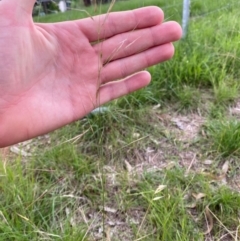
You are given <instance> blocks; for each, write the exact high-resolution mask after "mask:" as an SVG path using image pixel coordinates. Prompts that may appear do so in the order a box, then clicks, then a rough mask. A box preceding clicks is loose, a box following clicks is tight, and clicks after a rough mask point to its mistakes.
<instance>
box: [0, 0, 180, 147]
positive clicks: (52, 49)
mask: <svg viewBox="0 0 240 241" xmlns="http://www.w3.org/2000/svg"><path fill="white" fill-rule="evenodd" d="M8 1H9V2H10V3H11V2H14V0H8ZM24 1H25V2H27V1H29V0H22V2H24ZM31 1H32V3H34V1H33V0H31ZM4 3H5V4H2V3H1V4H2V5H1V4H0V33H1V34H0V55H1V59H3V60H4V62H2V63H0V73H1V75H0V117H1V116H2V118H0V146H1V143H3V144H2V145H9V144H12V143H14V142H18V141H22V140H25V139H28V138H32V137H34V136H37V135H40V134H44V133H47V132H49V131H51V130H54V129H56V128H59V127H61V126H63V125H66V124H68V123H70V122H72V121H74V120H77V119H79V118H82V117H83V116H85V115H86V114H88V113H89V112H91V111H92V110H93V109H94V108H96V107H97V106H98V105H101V104H103V103H106V102H108V101H110V100H112V99H114V98H117V97H120V96H122V95H125V94H127V93H129V92H132V91H134V90H137V89H139V88H142V87H144V86H146V85H147V84H148V83H149V81H150V76H149V74H148V73H147V72H140V73H138V74H135V75H133V76H130V77H129V78H126V79H124V78H125V77H127V76H129V75H131V74H133V73H135V72H136V71H139V70H141V69H143V68H146V67H148V66H150V65H153V64H156V63H158V62H161V61H164V60H167V59H169V58H170V57H171V56H172V54H173V47H172V45H171V44H170V42H171V41H175V40H177V39H178V38H179V37H180V35H181V30H180V28H179V26H178V25H177V24H176V23H169V24H168V26H166V25H165V27H164V26H162V25H161V21H162V18H163V15H162V12H161V11H159V9H157V8H148V9H141V10H136V11H135V12H134V13H133V12H128V13H116V14H112V15H110V16H106V15H105V16H101V17H99V18H95V19H94V20H93V19H90V18H89V19H84V20H79V21H73V22H65V23H57V24H46V25H45V24H34V23H33V22H32V18H31V14H29V13H25V12H22V15H21V17H20V19H19V18H18V19H17V18H16V16H17V15H16V16H11V15H10V14H9V11H8V7H9V6H8V5H7V2H4ZM28 5H29V2H28ZM1 7H2V8H1ZM11 7H12V6H11ZM3 9H4V10H5V11H3ZM30 9H31V7H30ZM1 10H2V11H1ZM6 10H7V11H6ZM149 10H151V11H150V12H149ZM18 17H19V16H18ZM119 18H122V20H123V21H122V23H121V22H119V21H118V19H119ZM146 20H147V21H146ZM124 21H125V22H124ZM103 23H104V24H103ZM170 25H171V26H172V28H170ZM99 26H100V27H99ZM112 26H114V27H112ZM99 28H100V29H99ZM153 28H156V31H157V29H158V30H162V34H164V36H166V37H159V34H157V33H155V35H156V38H157V40H155V36H154V31H153ZM134 29H137V30H138V29H140V30H139V31H132V30H134ZM169 29H170V30H169ZM99 30H100V31H99ZM146 33H148V37H147V38H146ZM149 33H150V35H149ZM105 38H106V41H103V42H101V43H96V44H92V42H95V41H98V40H102V39H105ZM143 40H145V41H144V42H143ZM135 42H136V43H135ZM129 46H130V48H129ZM160 51H161V52H160ZM159 52H160V53H161V54H160V55H159ZM106 63H107V64H106ZM121 78H123V80H122V81H117V82H112V81H114V80H117V79H121ZM16 113H17V115H16ZM5 123H8V125H9V127H10V128H2V129H1V126H6V124H5ZM17 126H18V128H17ZM19 127H20V129H19ZM16 129H18V132H17V133H15V131H14V130H16ZM9 134H10V135H11V134H14V136H15V138H14V140H12V139H11V138H8V136H9ZM8 139H9V140H8Z"/></svg>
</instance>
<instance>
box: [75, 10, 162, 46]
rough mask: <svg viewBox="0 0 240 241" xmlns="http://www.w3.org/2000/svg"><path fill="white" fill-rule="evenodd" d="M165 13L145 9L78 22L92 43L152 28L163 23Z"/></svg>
mask: <svg viewBox="0 0 240 241" xmlns="http://www.w3.org/2000/svg"><path fill="white" fill-rule="evenodd" d="M163 19H164V14H163V11H162V10H161V9H160V8H158V7H144V8H139V9H136V10H131V11H124V12H113V13H109V14H103V15H99V16H95V17H93V18H86V19H82V20H78V21H76V24H77V25H78V27H79V28H80V30H81V31H82V32H83V33H84V34H85V35H86V37H87V38H88V39H89V41H90V42H93V41H97V40H100V39H105V38H109V37H112V36H114V35H116V34H120V33H124V32H128V31H133V30H135V29H142V28H147V27H151V26H154V25H157V24H159V23H161V22H162V21H163Z"/></svg>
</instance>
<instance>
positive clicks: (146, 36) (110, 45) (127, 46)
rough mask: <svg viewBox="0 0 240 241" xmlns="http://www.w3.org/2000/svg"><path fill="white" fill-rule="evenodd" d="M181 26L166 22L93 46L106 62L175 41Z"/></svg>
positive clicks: (104, 62) (178, 36) (120, 35)
mask: <svg viewBox="0 0 240 241" xmlns="http://www.w3.org/2000/svg"><path fill="white" fill-rule="evenodd" d="M180 34H181V27H180V26H179V25H178V24H177V23H176V22H166V23H163V24H159V25H156V26H154V27H151V28H146V29H141V30H137V31H134V29H133V31H131V32H127V33H123V34H119V35H116V36H114V37H112V38H109V39H106V40H104V41H103V42H101V43H97V44H95V45H94V46H93V48H94V49H95V51H96V52H97V53H98V54H99V56H101V58H102V63H103V64H107V63H109V62H111V61H114V60H116V59H120V58H124V57H128V56H131V55H134V54H137V53H140V52H143V51H145V50H147V49H150V48H152V47H155V46H158V45H162V44H165V43H169V42H173V41H176V40H178V39H179V38H180Z"/></svg>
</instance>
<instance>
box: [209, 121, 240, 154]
mask: <svg viewBox="0 0 240 241" xmlns="http://www.w3.org/2000/svg"><path fill="white" fill-rule="evenodd" d="M206 131H207V135H208V138H209V141H210V143H211V144H212V147H213V149H214V150H215V151H217V152H219V153H220V154H221V155H223V156H230V155H236V156H238V157H239V156H240V123H239V121H238V120H236V119H229V120H226V119H225V120H213V121H209V122H208V123H207V124H206Z"/></svg>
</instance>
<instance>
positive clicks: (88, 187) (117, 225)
mask: <svg viewBox="0 0 240 241" xmlns="http://www.w3.org/2000/svg"><path fill="white" fill-rule="evenodd" d="M147 5H156V6H160V7H162V8H163V10H164V12H165V18H166V20H176V21H178V22H179V23H181V16H182V0H169V1H163V0H161V1H157V0H144V1H137V0H129V1H117V2H116V4H115V5H114V8H113V10H112V11H123V10H128V9H134V8H137V7H142V6H147ZM108 7H109V5H103V6H101V7H98V8H97V10H96V9H95V8H94V7H89V8H84V7H83V5H82V4H79V3H78V2H77V1H76V4H75V6H74V8H77V9H78V10H79V9H81V10H84V11H77V10H73V11H68V12H67V13H64V14H51V15H48V16H45V17H35V21H38V22H57V21H65V20H73V19H79V18H83V17H87V16H88V14H90V15H94V14H98V13H100V12H101V13H103V12H106V11H107V9H108ZM239 8H240V4H239V3H238V1H237V0H230V1H229V0H228V1H227V0H222V1H221V3H220V2H219V1H217V0H213V1H200V0H192V4H191V20H190V25H189V31H188V35H187V37H186V39H184V40H181V41H179V42H178V43H175V49H176V53H175V56H174V58H173V59H172V60H170V61H168V62H165V63H162V64H160V65H156V66H153V67H150V68H149V71H150V73H151V74H152V83H151V84H150V85H149V86H148V87H147V88H145V89H143V90H141V91H138V92H136V93H133V94H132V95H129V96H127V97H124V98H121V99H118V100H115V101H113V102H112V103H111V104H108V107H109V111H108V112H106V113H102V114H98V115H89V116H87V117H86V118H84V119H82V120H79V121H77V122H76V123H74V124H71V125H68V126H66V127H64V128H62V129H60V130H57V131H55V132H54V133H52V134H51V135H50V140H51V144H48V145H46V144H45V145H42V144H38V145H37V147H35V150H34V152H33V154H34V155H33V156H32V157H27V158H26V157H24V156H21V155H19V156H16V155H10V156H9V157H8V158H7V160H6V159H5V158H2V162H1V163H0V241H1V240H3V241H10V240H11V241H12V240H16V241H19V240H24V241H25V240H36V241H37V240H64V241H71V240H72V241H76V240H77V241H78V240H79V241H82V240H89V241H92V240H106V241H109V240H111V241H115V240H116V241H122V240H127V241H133V240H136V241H137V240H146V241H155V240H163V241H165V240H166V241H171V240H172V241H189V240H196V241H199V240H202V241H204V240H235V241H236V240H239V236H240V233H239V225H240V223H239V206H240V195H239V190H240V181H239V180H240V171H239V170H240V168H239V167H240V166H239V160H240V151H239V150H240V144H239V143H240V140H239V138H240V131H239V130H240V128H239V122H238V120H239V115H240V113H238V108H239V105H238V102H239V79H240V71H239V70H240V62H239V56H240V48H239V33H240V27H239V17H240V16H239ZM85 10H86V11H87V12H88V14H87V13H86V12H85ZM230 107H231V108H234V107H236V108H235V109H236V110H235V112H236V113H235V114H232V113H231V111H230ZM40 141H41V140H39V139H37V142H40ZM32 145H33V144H31V143H30V144H29V146H30V150H31V149H33V147H32ZM23 148H26V147H23ZM27 151H29V150H28V149H27ZM226 163H227V168H226ZM224 165H225V166H224ZM206 231H208V232H206Z"/></svg>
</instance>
